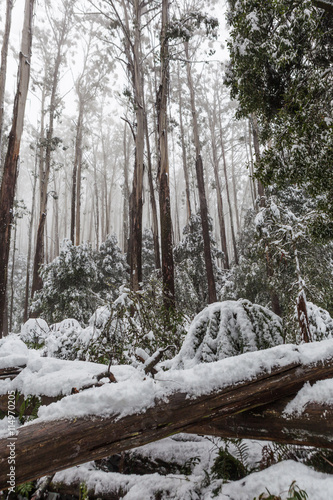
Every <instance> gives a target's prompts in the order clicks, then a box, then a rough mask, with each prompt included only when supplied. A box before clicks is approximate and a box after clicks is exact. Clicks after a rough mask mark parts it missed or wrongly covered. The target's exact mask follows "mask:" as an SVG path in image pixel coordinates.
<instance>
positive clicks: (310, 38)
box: [226, 0, 333, 237]
mask: <svg viewBox="0 0 333 500" xmlns="http://www.w3.org/2000/svg"><path fill="white" fill-rule="evenodd" d="M326 3H327V4H330V2H325V4H326ZM320 4H322V2H320ZM316 5H318V6H316ZM321 7H323V5H320V7H319V3H318V2H313V1H312V0H305V1H303V0H279V1H275V0H268V1H267V2H264V3H263V2H261V1H259V0H237V1H234V0H229V11H228V22H229V25H230V28H231V30H230V42H229V51H230V64H229V68H228V71H227V77H226V83H227V84H228V85H229V87H230V89H231V94H232V96H233V97H234V98H237V99H238V101H239V108H238V114H239V116H249V117H251V116H252V117H254V116H256V118H257V119H258V124H259V132H260V139H261V142H262V144H263V145H265V146H266V148H265V151H264V152H263V154H262V157H261V158H260V162H258V161H257V175H258V177H259V178H260V179H261V180H262V181H263V182H264V183H265V184H266V185H267V184H272V183H277V185H278V186H280V187H284V186H286V185H289V184H295V185H298V186H301V187H304V188H305V189H306V190H307V192H308V193H309V194H310V195H311V196H312V197H313V198H314V199H316V201H317V206H318V208H319V210H320V211H321V213H322V217H321V218H320V220H321V222H322V224H321V226H320V227H321V231H320V232H321V234H323V235H325V236H329V237H330V236H332V234H333V173H332V168H331V166H332V161H333V122H332V106H331V103H332V97H333V74H332V59H333V50H332V48H333V36H332V33H333V30H332V25H333V16H332V15H331V13H330V10H329V9H328V8H327V9H325V10H324V9H323V8H321ZM257 160H258V159H257Z"/></svg>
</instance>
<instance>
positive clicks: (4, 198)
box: [0, 0, 34, 338]
mask: <svg viewBox="0 0 333 500" xmlns="http://www.w3.org/2000/svg"><path fill="white" fill-rule="evenodd" d="M33 7H34V0H26V2H25V12H24V24H23V31H22V42H21V51H20V62H19V71H18V83H17V92H16V96H15V101H14V110H13V122H12V128H11V131H10V134H9V142H8V149H7V154H6V159H5V164H4V171H3V176H2V182H1V191H0V338H1V337H2V333H3V317H4V310H5V302H6V289H7V273H8V258H9V248H10V231H11V225H12V222H13V205H14V197H15V189H16V180H17V175H18V159H19V153H20V144H21V136H22V132H23V121H24V112H25V104H26V100H27V94H28V88H29V78H30V59H31V44H32V17H33Z"/></svg>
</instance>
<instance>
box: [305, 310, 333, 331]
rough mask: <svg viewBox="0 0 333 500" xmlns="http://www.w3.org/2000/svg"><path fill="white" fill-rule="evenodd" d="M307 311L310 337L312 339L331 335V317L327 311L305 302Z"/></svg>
mask: <svg viewBox="0 0 333 500" xmlns="http://www.w3.org/2000/svg"><path fill="white" fill-rule="evenodd" d="M307 312H308V319H309V325H310V333H311V338H312V340H314V341H319V340H324V339H328V338H332V337H333V318H331V316H330V314H329V312H328V311H325V309H322V308H321V307H318V306H316V304H313V303H312V302H309V301H308V302H307Z"/></svg>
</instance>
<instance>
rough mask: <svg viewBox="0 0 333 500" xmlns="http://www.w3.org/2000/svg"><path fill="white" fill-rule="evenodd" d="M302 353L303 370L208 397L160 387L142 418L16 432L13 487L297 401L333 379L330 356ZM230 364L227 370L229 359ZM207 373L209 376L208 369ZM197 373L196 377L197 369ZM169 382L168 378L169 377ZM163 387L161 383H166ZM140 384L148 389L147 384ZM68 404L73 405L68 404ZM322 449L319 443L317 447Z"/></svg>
mask: <svg viewBox="0 0 333 500" xmlns="http://www.w3.org/2000/svg"><path fill="white" fill-rule="evenodd" d="M325 346H326V344H325ZM287 347H288V346H286V349H287ZM310 347H311V346H310ZM275 349H277V348H275ZM271 352H274V353H275V352H277V353H280V357H281V348H279V350H276V351H271ZM286 352H287V351H286ZM304 352H305V353H306V356H305V358H306V359H307V361H306V363H307V364H302V363H301V362H297V361H295V362H293V363H289V364H285V365H284V366H279V365H278V366H276V367H274V366H273V367H270V368H269V369H267V370H266V371H264V372H261V373H260V374H257V376H256V378H253V379H252V380H243V381H240V382H239V383H237V384H236V385H235V383H234V382H233V383H230V384H229V385H228V384H224V385H223V386H222V387H221V388H220V389H219V388H216V389H215V390H214V391H213V392H212V391H211V390H210V391H209V390H208V389H207V392H206V393H201V395H200V396H195V391H194V392H193V393H189V392H184V390H183V391H182V390H181V389H179V390H174V391H173V392H172V393H171V394H169V395H168V398H167V400H166V392H164V393H163V390H162V385H161V391H160V392H159V393H158V397H156V398H155V404H154V406H152V407H149V408H147V409H146V410H145V409H144V407H142V412H141V413H140V411H139V410H138V409H137V410H136V413H132V414H130V411H131V409H130V408H129V414H127V415H126V416H123V417H121V418H119V416H118V415H117V411H119V410H118V409H117V407H114V409H113V413H112V411H111V414H110V417H108V418H102V417H100V416H98V415H95V416H90V417H89V416H87V417H80V418H73V419H66V420H54V421H46V422H43V421H42V422H40V421H38V420H37V421H36V422H35V423H32V424H30V425H25V426H23V427H22V428H20V429H19V431H18V436H17V439H16V440H15V441H13V443H15V453H16V457H15V459H16V470H15V473H16V483H17V484H19V483H22V482H25V481H28V480H32V479H35V478H37V477H40V476H43V475H49V474H53V473H54V472H57V471H60V470H64V469H66V468H68V467H71V466H73V465H78V464H81V463H84V462H87V461H90V460H96V459H100V458H103V457H106V456H108V455H111V454H114V453H119V452H121V451H125V450H128V449H131V448H134V447H137V446H140V445H143V444H146V443H148V442H151V441H156V440H159V439H162V438H164V437H167V436H169V435H171V434H175V433H178V432H188V431H191V432H193V430H194V429H196V428H199V427H200V424H201V429H203V428H205V429H207V425H208V424H210V423H211V422H218V421H219V422H220V421H221V420H220V419H222V418H227V417H231V416H232V415H235V414H239V413H240V412H244V411H248V410H252V409H254V408H258V407H260V406H264V405H267V404H270V403H273V402H274V401H277V400H279V399H281V398H283V397H285V396H288V395H295V394H296V393H297V392H298V391H299V390H300V389H301V387H302V386H303V384H304V383H305V382H307V381H309V382H314V381H317V380H320V379H326V378H332V377H333V359H332V357H331V356H330V357H329V358H328V359H325V360H322V361H313V360H311V352H312V351H311V349H310V348H309V349H306V350H304ZM252 355H253V356H255V355H256V356H257V358H256V359H258V353H251V354H249V355H246V356H252ZM260 356H261V354H260ZM263 356H266V354H265V353H264V354H263ZM242 359H245V358H241V357H238V358H233V360H232V363H233V362H234V363H242ZM246 359H247V360H249V359H250V358H249V357H247V358H246ZM251 359H252V358H251ZM314 359H315V358H314ZM223 363H224V361H222V362H219V363H218V364H215V368H214V369H215V371H216V370H217V369H218V370H220V369H221V370H222V367H223ZM228 363H229V364H228V366H230V358H229V360H228ZM220 367H221V368H220ZM205 369H209V370H210V368H208V365H207V366H206V367H205ZM196 370H197V371H200V370H199V369H197V368H196ZM190 373H193V372H190ZM170 378H172V373H171V372H170ZM163 382H164V383H165V380H164V381H163ZM172 382H173V381H172ZM129 383H133V381H130V382H129ZM142 383H143V384H146V383H149V380H147V381H144V382H142ZM158 383H159V382H158V381H157V384H158ZM117 386H118V389H119V387H120V386H119V385H118V384H112V385H110V387H115V388H117ZM148 387H150V386H148ZM163 387H164V386H163ZM102 389H103V388H96V389H92V390H93V391H94V394H95V395H96V394H98V393H96V392H95V391H99V390H102ZM101 394H103V393H101ZM76 396H78V397H79V396H80V394H77V395H73V396H69V398H75V397H76ZM71 401H73V402H75V401H76V400H75V399H73V400H72V399H71ZM109 404H110V403H109ZM111 410H112V409H111ZM325 421H326V420H325ZM203 422H205V425H204V426H202V424H203ZM327 425H328V427H327V429H326V431H325V432H327V443H328V444H329V447H330V443H331V439H332V428H331V427H330V426H329V424H328V423H327ZM265 429H266V430H267V433H266V435H265V438H266V439H274V434H275V433H274V432H272V434H271V433H270V429H269V426H268V425H267V424H265ZM212 432H213V431H212ZM214 432H215V431H214ZM244 434H245V432H244ZM247 437H249V436H247ZM304 441H306V439H304ZM9 442H10V439H8V438H5V439H1V440H0V457H1V458H0V489H1V488H6V487H7V486H8V484H7V474H8V454H9V448H8V444H9ZM306 444H310V443H308V442H306ZM311 444H315V443H313V442H311ZM324 444H325V443H324ZM324 444H323V442H322V441H321V442H320V444H319V446H323V445H324Z"/></svg>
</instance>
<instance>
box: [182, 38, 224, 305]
mask: <svg viewBox="0 0 333 500" xmlns="http://www.w3.org/2000/svg"><path fill="white" fill-rule="evenodd" d="M184 49H185V57H186V70H187V83H188V87H189V91H190V99H191V110H192V123H193V137H194V144H195V154H196V158H195V168H196V174H197V182H198V191H199V202H200V215H201V224H202V233H203V240H204V253H205V263H206V274H207V283H208V300H209V303H212V302H216V300H217V299H216V287H215V278H214V271H213V262H212V254H211V248H210V237H209V222H208V206H207V198H206V191H205V181H204V172H203V162H202V156H201V146H200V139H199V126H198V120H197V110H196V103H195V92H194V85H193V79H192V73H191V64H190V62H189V61H190V54H189V43H188V40H185V41H184Z"/></svg>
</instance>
